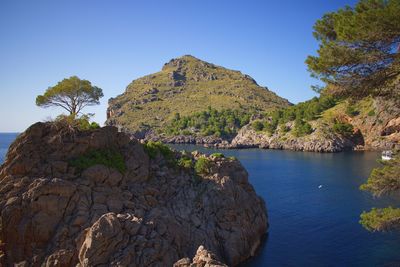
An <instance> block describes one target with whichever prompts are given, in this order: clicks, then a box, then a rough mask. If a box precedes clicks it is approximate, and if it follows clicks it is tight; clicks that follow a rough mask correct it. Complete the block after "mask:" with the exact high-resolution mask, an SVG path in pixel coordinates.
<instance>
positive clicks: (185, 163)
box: [178, 156, 193, 169]
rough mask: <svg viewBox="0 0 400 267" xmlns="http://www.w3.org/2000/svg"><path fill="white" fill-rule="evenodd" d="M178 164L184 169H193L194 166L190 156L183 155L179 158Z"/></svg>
mask: <svg viewBox="0 0 400 267" xmlns="http://www.w3.org/2000/svg"><path fill="white" fill-rule="evenodd" d="M178 166H179V167H182V168H184V169H192V168H193V161H192V159H191V158H189V157H188V156H182V157H181V158H180V159H179V160H178Z"/></svg>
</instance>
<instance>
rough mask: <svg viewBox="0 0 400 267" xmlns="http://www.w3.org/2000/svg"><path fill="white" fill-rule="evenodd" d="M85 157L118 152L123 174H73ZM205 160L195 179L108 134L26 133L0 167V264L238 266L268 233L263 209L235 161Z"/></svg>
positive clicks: (46, 129)
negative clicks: (205, 164)
mask: <svg viewBox="0 0 400 267" xmlns="http://www.w3.org/2000/svg"><path fill="white" fill-rule="evenodd" d="M93 151H95V152H96V151H97V152H98V151H114V152H115V153H119V154H120V155H122V158H123V162H124V163H125V169H121V170H120V171H118V170H116V169H114V168H112V167H107V166H105V165H100V164H95V165H91V166H90V167H87V168H85V169H80V167H77V165H76V162H77V161H76V160H77V159H82V156H85V155H89V154H88V153H90V152H93ZM174 157H177V158H179V157H182V155H181V154H179V153H175V154H174ZM200 157H204V156H203V155H200V154H194V155H191V154H189V155H186V158H189V159H190V160H193V161H196V160H197V159H198V158H200ZM207 160H208V161H209V163H210V166H208V172H207V174H202V175H200V176H199V175H196V174H195V173H194V172H193V169H190V168H189V169H187V168H186V169H185V168H181V167H178V166H171V162H170V160H169V159H167V158H166V157H164V156H162V154H160V153H158V154H156V156H155V157H153V158H149V156H148V154H147V153H146V152H145V151H144V148H143V145H142V144H140V143H139V142H138V141H136V140H130V139H129V138H128V137H127V136H126V135H125V134H123V133H118V132H117V130H116V128H114V127H104V128H101V129H98V130H93V131H79V130H76V129H73V128H70V127H67V126H65V125H56V124H51V123H37V124H35V125H33V126H31V127H30V128H29V129H28V130H27V131H26V132H25V133H23V134H21V135H20V136H19V137H18V138H17V140H16V141H15V142H14V143H13V144H12V145H11V147H10V149H9V152H8V154H7V158H6V161H5V162H4V164H3V165H2V166H1V170H0V209H1V222H2V225H1V231H0V239H1V241H2V246H1V252H2V253H1V258H0V260H1V265H2V266H13V265H15V264H20V265H19V266H172V265H173V264H175V266H224V264H228V265H237V264H238V263H240V262H242V261H243V260H245V259H247V258H248V257H251V256H252V255H254V253H255V250H256V249H257V247H258V246H259V244H260V242H261V238H262V236H263V234H265V233H266V231H267V227H268V224H267V216H266V210H265V204H264V202H263V200H262V199H261V198H259V197H257V195H256V194H255V191H254V189H253V187H252V186H251V185H250V184H249V183H248V180H247V173H246V171H245V169H244V168H243V167H242V166H241V164H240V163H239V162H238V161H237V160H234V159H225V158H220V157H208V158H207ZM121 172H122V173H121ZM190 258H192V259H193V260H189V259H190ZM185 264H186V265H185ZM193 264H196V265H193Z"/></svg>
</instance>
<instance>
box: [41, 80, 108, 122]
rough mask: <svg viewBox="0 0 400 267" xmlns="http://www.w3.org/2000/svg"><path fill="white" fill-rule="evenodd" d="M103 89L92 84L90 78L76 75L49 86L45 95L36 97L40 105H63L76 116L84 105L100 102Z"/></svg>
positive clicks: (62, 106)
mask: <svg viewBox="0 0 400 267" xmlns="http://www.w3.org/2000/svg"><path fill="white" fill-rule="evenodd" d="M101 97H103V90H102V89H101V88H99V87H96V86H92V84H91V83H90V82H89V81H88V80H81V79H79V78H78V77H76V76H72V77H70V78H68V79H64V80H62V81H61V82H59V83H57V85H55V86H53V87H49V88H48V89H47V90H46V92H45V93H44V94H43V95H38V96H37V97H36V105H38V106H39V107H44V108H47V107H51V106H56V107H61V108H63V109H65V110H67V111H68V112H69V114H70V116H71V117H73V118H75V117H76V116H77V115H78V114H79V113H80V112H81V110H82V109H83V108H84V107H87V106H93V105H98V104H100V101H99V100H100V98H101Z"/></svg>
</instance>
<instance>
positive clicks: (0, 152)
mask: <svg viewBox="0 0 400 267" xmlns="http://www.w3.org/2000/svg"><path fill="white" fill-rule="evenodd" d="M16 136H17V134H0V163H1V162H3V160H4V155H5V152H6V150H7V148H8V146H9V144H10V143H11V142H12V141H13V140H14V139H15V138H16ZM174 147H175V148H176V149H179V150H183V149H186V150H189V151H191V150H201V151H203V152H206V153H213V152H215V151H217V150H215V149H205V148H203V147H198V146H191V145H176V146H174ZM221 152H222V153H224V154H225V155H227V156H235V157H237V158H238V159H239V160H240V161H241V162H242V164H243V165H244V167H245V168H246V169H247V171H248V172H249V179H250V182H251V183H252V184H253V186H254V188H255V190H256V191H257V193H258V194H259V195H260V196H262V197H263V198H264V200H265V201H266V203H267V208H268V215H269V223H270V230H269V234H268V237H267V240H266V242H264V244H263V246H262V247H261V249H260V251H259V253H258V254H257V256H256V257H254V258H253V259H251V260H250V261H248V262H246V263H245V264H244V265H243V266H383V265H384V266H400V234H399V233H369V232H367V231H366V230H364V229H363V228H362V227H361V225H360V224H359V223H358V221H359V215H360V213H361V212H362V211H363V210H369V209H370V208H371V207H373V206H374V207H384V206H387V205H399V206H400V200H399V199H394V198H392V199H389V198H383V199H373V198H372V197H371V196H370V194H368V193H365V192H361V191H360V190H359V189H358V188H359V186H360V185H361V184H362V183H364V182H365V180H366V178H367V177H368V175H369V173H370V171H371V169H372V168H373V167H375V166H377V163H376V159H377V157H379V154H378V153H374V152H348V153H337V154H320V153H307V152H290V151H278V150H259V149H248V150H222V151H221ZM319 185H322V187H321V188H318V187H319Z"/></svg>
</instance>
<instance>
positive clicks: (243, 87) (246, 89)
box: [106, 55, 290, 133]
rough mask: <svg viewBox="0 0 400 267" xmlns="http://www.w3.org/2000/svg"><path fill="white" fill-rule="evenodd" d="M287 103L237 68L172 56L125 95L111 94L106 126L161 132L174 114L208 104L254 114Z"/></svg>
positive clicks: (203, 108)
mask: <svg viewBox="0 0 400 267" xmlns="http://www.w3.org/2000/svg"><path fill="white" fill-rule="evenodd" d="M289 105H290V103H289V102H288V101H287V100H286V99H283V98H281V97H279V96H277V95H276V94H275V93H273V92H271V91H269V90H268V89H267V88H266V87H261V86H259V85H258V84H257V83H256V81H254V80H253V79H252V78H251V77H250V76H248V75H245V74H242V73H241V72H240V71H234V70H229V69H226V68H223V67H220V66H216V65H214V64H211V63H207V62H205V61H202V60H199V59H197V58H195V57H193V56H189V55H186V56H183V57H180V58H176V59H172V60H171V61H170V62H168V63H166V64H165V65H164V66H163V68H162V70H161V71H160V72H157V73H154V74H150V75H147V76H145V77H142V78H139V79H137V80H134V81H133V82H132V83H131V84H129V85H128V87H127V88H126V91H125V93H123V94H121V95H119V96H117V97H116V98H111V99H110V100H109V107H108V110H107V121H106V124H107V125H115V126H119V127H121V128H123V129H124V130H126V131H130V132H137V131H140V130H142V131H147V130H148V129H152V130H154V131H158V132H159V133H160V132H163V130H164V128H165V127H166V126H167V125H170V124H171V122H172V121H173V119H174V118H176V116H177V115H178V113H179V116H190V115H192V114H194V113H196V112H203V111H207V110H209V108H212V109H215V110H218V111H224V110H234V111H235V112H237V113H240V114H254V113H262V112H265V111H268V110H271V109H274V108H276V107H286V106H289Z"/></svg>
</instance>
